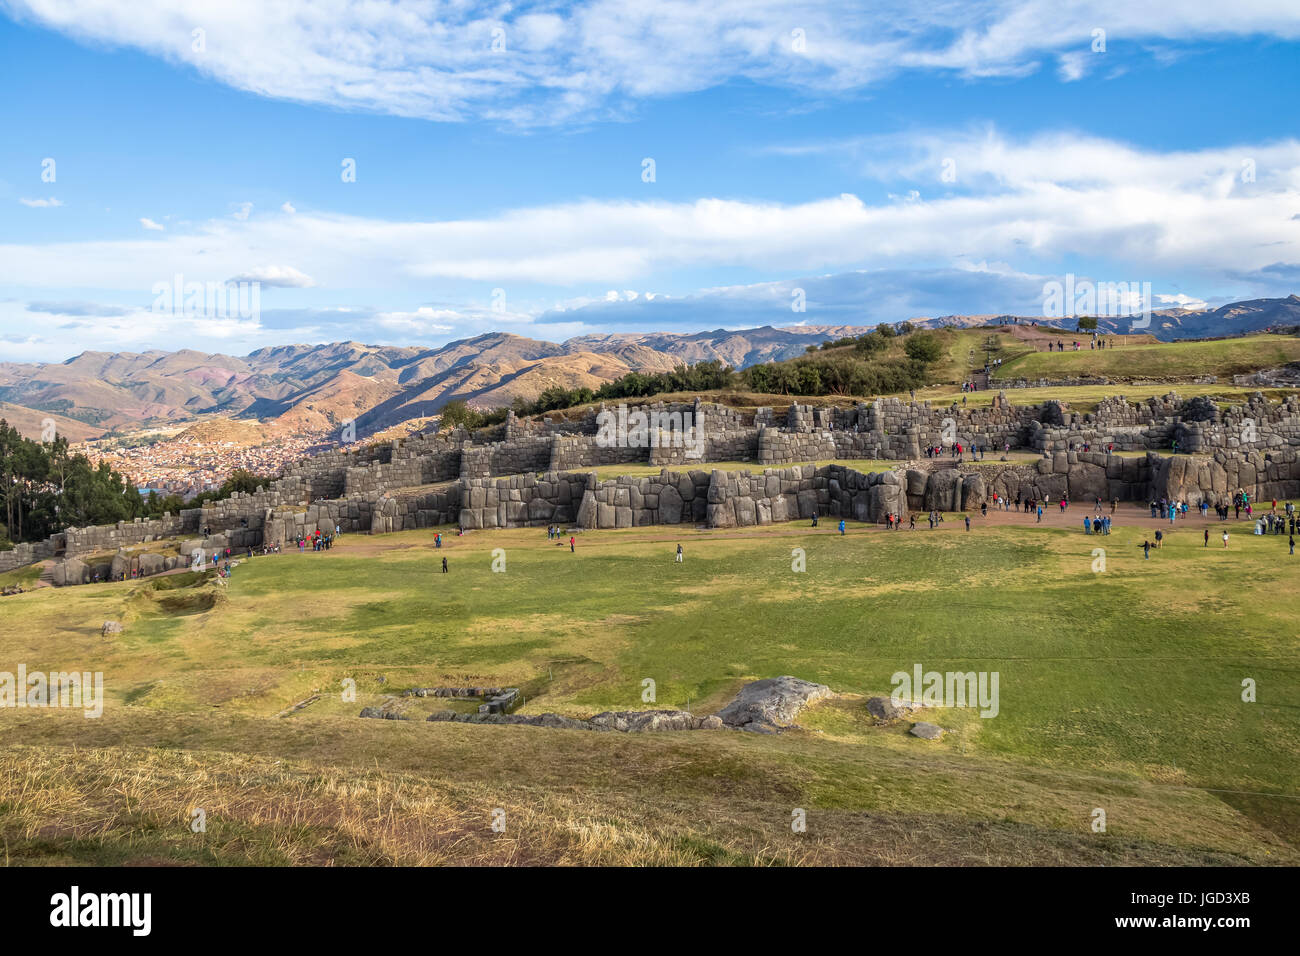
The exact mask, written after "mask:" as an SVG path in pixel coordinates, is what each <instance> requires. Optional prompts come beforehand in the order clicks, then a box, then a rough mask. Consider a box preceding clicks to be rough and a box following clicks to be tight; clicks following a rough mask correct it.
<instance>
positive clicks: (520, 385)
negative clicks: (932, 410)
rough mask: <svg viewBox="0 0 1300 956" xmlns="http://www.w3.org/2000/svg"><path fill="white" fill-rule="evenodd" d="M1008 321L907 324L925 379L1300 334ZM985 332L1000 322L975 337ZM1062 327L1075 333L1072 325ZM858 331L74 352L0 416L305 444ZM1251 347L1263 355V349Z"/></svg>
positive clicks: (1293, 312)
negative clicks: (218, 431)
mask: <svg viewBox="0 0 1300 956" xmlns="http://www.w3.org/2000/svg"><path fill="white" fill-rule="evenodd" d="M1007 319H1008V317H1006V316H942V317H938V318H929V319H913V320H912V324H913V325H914V326H916V327H919V328H932V329H936V330H937V332H938V333H939V334H941V335H944V336H947V337H951V336H958V338H957V339H952V338H945V343H946V346H945V347H946V349H947V352H946V355H945V357H944V359H943V361H941V362H940V363H939V364H938V365H937V366H936V367H935V369H934V370H933V372H934V377H935V381H938V382H949V381H951V382H956V381H960V380H961V378H962V377H963V376H965V375H967V374H968V373H969V371H970V369H971V368H977V367H979V366H980V364H981V362H980V361H977V357H976V352H977V351H979V350H981V349H983V347H984V345H985V344H986V343H985V340H986V339H987V337H988V336H989V335H991V334H996V335H997V336H998V337H999V345H1000V352H999V355H998V356H996V357H1000V358H1002V359H1003V366H1002V367H1001V369H1000V370H999V371H998V377H1001V378H1011V377H1020V376H1023V377H1029V378H1038V377H1051V376H1053V375H1056V376H1061V377H1063V376H1065V375H1081V374H1092V375H1098V374H1104V375H1109V376H1111V377H1115V378H1125V377H1139V376H1142V375H1148V376H1150V375H1168V376H1171V377H1175V378H1176V377H1179V376H1191V375H1194V374H1220V375H1228V374H1238V373H1240V372H1243V371H1254V370H1257V369H1261V368H1271V367H1276V366H1278V365H1284V364H1286V363H1287V362H1290V361H1294V360H1295V357H1294V355H1293V353H1292V352H1291V351H1289V350H1288V349H1289V346H1277V345H1276V343H1277V342H1279V341H1282V340H1281V339H1277V338H1267V339H1265V340H1261V339H1260V337H1259V336H1257V335H1256V336H1253V337H1251V338H1248V339H1239V340H1237V341H1238V342H1239V343H1240V344H1238V345H1234V346H1215V347H1213V348H1209V349H1206V350H1203V351H1201V352H1197V351H1196V350H1192V351H1191V352H1188V353H1187V355H1186V356H1185V357H1184V358H1181V359H1179V358H1176V357H1175V356H1176V354H1177V353H1176V352H1175V351H1168V350H1167V347H1164V346H1159V345H1158V344H1157V343H1158V342H1160V341H1162V340H1169V339H1184V338H1188V337H1190V336H1193V335H1211V334H1213V335H1241V334H1242V333H1247V332H1257V331H1258V330H1259V329H1263V328H1270V327H1281V326H1294V325H1300V296H1294V295H1293V296H1289V297H1287V298H1285V299H1258V300H1252V301H1249V302H1237V303H1233V304H1231V305H1227V306H1223V307H1220V308H1218V309H1213V310H1202V311H1195V310H1188V309H1169V310H1162V311H1160V312H1158V313H1156V317H1155V321H1153V325H1152V328H1151V329H1150V330H1149V332H1148V333H1141V334H1140V335H1139V336H1133V335H1128V334H1126V335H1125V336H1124V339H1123V341H1124V342H1125V343H1126V346H1129V345H1133V344H1134V343H1136V342H1138V341H1141V342H1142V343H1145V344H1149V345H1151V346H1152V348H1153V349H1154V351H1149V352H1145V353H1136V352H1133V353H1127V354H1126V353H1125V352H1124V350H1123V349H1117V350H1115V351H1114V352H1113V353H1112V352H1111V351H1110V350H1107V351H1106V352H1105V354H1104V355H1103V356H1101V357H1100V358H1099V359H1098V358H1096V354H1095V353H1082V354H1078V355H1075V356H1073V357H1071V355H1070V354H1068V353H1067V354H1065V355H1060V354H1051V355H1046V354H1044V355H1038V356H1034V355H1032V354H1031V353H1033V352H1035V351H1038V350H1041V349H1044V348H1045V347H1046V342H1045V341H1044V340H1050V339H1052V338H1053V337H1061V338H1068V337H1070V336H1071V335H1073V333H1072V332H1067V331H1064V330H1061V331H1059V332H1058V331H1057V330H1056V329H1055V328H1053V326H1052V325H1051V324H1050V323H1045V322H1044V321H1043V320H1042V319H1041V318H1032V317H1024V318H1021V319H1019V320H1017V321H1016V322H1014V323H1009V322H1007V321H1006V320H1007ZM998 322H1003V323H1004V324H1001V325H999V326H997V328H995V329H992V330H989V329H985V328H983V327H984V326H987V325H989V324H990V323H998ZM1063 324H1065V325H1068V326H1070V327H1073V325H1074V324H1075V323H1074V320H1069V321H1067V322H1065V323H1063ZM1099 325H1100V327H1101V328H1102V330H1103V331H1105V330H1112V329H1115V328H1122V330H1123V331H1124V332H1126V333H1127V331H1128V329H1127V320H1124V321H1123V322H1122V323H1120V322H1117V321H1116V320H1110V319H1101V320H1100V321H1099ZM867 331H869V330H868V329H866V328H864V327H858V326H845V325H836V326H821V325H806V326H789V327H784V328H776V327H773V326H762V327H758V328H752V329H715V330H713V331H709V332H697V333H690V334H678V333H666V332H635V333H633V332H627V333H610V334H598V335H583V336H578V337H575V338H572V339H569V340H567V341H566V342H563V343H555V342H546V341H541V340H537V339H530V338H526V337H524V336H519V335H513V334H510V333H506V332H490V333H486V334H483V335H478V336H474V337H472V338H467V339H460V340H457V341H455V342H450V343H448V344H446V345H443V346H439V347H435V348H421V347H409V346H376V345H365V344H362V343H359V342H352V341H347V342H333V343H328V344H323V345H284V346H276V347H270V348H263V349H258V350H256V351H254V352H251V353H249V354H248V355H246V356H242V357H239V356H231V355H222V354H206V353H202V352H196V351H193V350H189V349H182V350H180V351H176V352H163V351H157V350H153V351H147V352H140V353H132V352H121V353H107V352H83V353H81V354H80V355H77V356H75V357H73V358H70V359H68V360H67V361H65V362H60V363H38V364H21V363H13V362H4V363H0V403H4V405H5V407H6V408H7V409H8V410H9V411H8V415H7V417H9V418H10V419H11V420H13V421H14V422H16V423H17V424H18V426H19V427H20V428H21V429H22V430H23V431H24V434H28V435H31V436H33V437H35V436H37V435H39V433H40V421H41V420H42V419H43V418H45V417H49V416H53V417H55V419H56V421H62V422H64V426H63V427H62V428H61V431H62V433H64V434H67V435H69V436H74V437H76V438H83V437H93V436H97V435H100V434H103V433H106V432H114V433H118V434H121V433H124V432H130V431H135V430H139V429H140V428H141V427H153V426H158V425H161V424H169V425H170V424H175V423H177V422H188V421H194V420H199V419H202V418H206V417H216V416H219V417H224V418H234V417H241V418H253V419H258V420H261V421H264V422H268V423H279V424H280V425H282V426H284V427H285V428H286V429H292V430H295V431H299V432H302V431H309V432H315V433H320V432H326V431H329V430H332V429H334V428H337V427H338V426H339V425H340V424H341V423H342V422H344V421H347V420H349V419H355V420H356V421H357V423H358V427H359V431H360V432H361V433H362V434H365V433H367V432H369V431H373V430H378V429H383V428H387V427H390V426H393V425H398V424H400V423H401V422H402V421H404V420H406V419H408V418H425V417H428V416H431V415H436V414H437V413H438V410H439V409H440V408H441V407H442V406H443V405H445V404H446V403H447V402H449V401H452V400H455V399H460V400H464V401H466V402H468V403H469V404H470V405H472V406H474V407H477V408H480V409H488V408H495V407H502V406H505V405H509V404H511V403H512V402H514V401H515V400H516V399H520V398H522V399H526V400H530V401H531V400H534V399H536V398H537V396H538V395H540V394H541V393H542V392H543V391H544V390H546V389H548V388H556V387H559V388H563V389H568V390H573V389H578V388H584V387H585V388H592V389H594V388H596V387H598V386H599V385H601V384H602V383H605V382H609V381H612V380H613V379H616V378H619V377H621V376H623V375H626V374H628V373H629V372H642V373H654V372H667V371H670V370H671V369H673V368H674V367H676V366H679V365H693V364H696V363H699V362H705V361H717V362H721V363H722V364H723V365H725V366H729V367H731V368H735V369H746V368H752V367H755V366H761V365H766V364H768V363H773V362H776V363H781V362H789V361H795V362H799V361H801V360H803V357H804V356H805V354H806V350H807V349H808V347H809V346H813V347H817V346H820V345H821V344H822V343H823V342H825V341H827V340H831V341H835V340H840V339H845V338H852V337H857V336H860V335H862V334H863V333H865V332H867ZM968 339H969V340H970V341H968ZM1261 341H1267V343H1268V344H1269V347H1268V348H1260V347H1259V346H1260V342H1261ZM1210 354H1214V355H1221V356H1223V358H1222V361H1220V360H1218V359H1215V360H1214V361H1212V362H1211V364H1210V366H1208V367H1207V366H1205V365H1204V364H1203V363H1204V360H1205V357H1206V356H1207V355H1210ZM1089 355H1093V356H1094V358H1093V359H1090V358H1089V357H1088V356H1089ZM887 357H889V356H882V358H887ZM893 357H897V356H893ZM991 357H992V356H991ZM1144 366H1146V367H1144ZM1053 369H1055V370H1056V371H1052V370H1053ZM1106 369H1109V371H1107V370H1106ZM1215 369H1218V370H1219V371H1217V372H1216V371H1214V370H1215ZM76 423H79V424H76Z"/></svg>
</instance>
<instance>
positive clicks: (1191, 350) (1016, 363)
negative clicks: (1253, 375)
mask: <svg viewBox="0 0 1300 956" xmlns="http://www.w3.org/2000/svg"><path fill="white" fill-rule="evenodd" d="M1060 338H1061V339H1062V340H1063V341H1065V342H1067V343H1069V342H1071V341H1073V339H1074V338H1079V339H1080V340H1081V341H1084V343H1085V345H1086V340H1084V339H1083V338H1082V337H1081V336H1077V335H1076V336H1073V337H1072V336H1070V335H1069V334H1062V335H1061V336H1060ZM1296 361H1300V338H1297V337H1295V336H1281V335H1247V336H1243V337H1241V338H1235V339H1217V340H1212V341H1205V342H1162V343H1160V344H1155V345H1121V346H1119V347H1118V348H1113V349H1109V348H1108V349H1102V350H1099V351H1094V350H1089V349H1087V348H1084V349H1082V350H1080V351H1078V352H1074V351H1065V352H1036V351H1035V352H1028V353H1025V354H1022V355H1020V356H1018V357H1016V358H1011V359H1008V360H1006V361H1004V362H1003V364H1002V365H1001V366H999V367H998V368H997V369H995V370H994V374H993V380H994V382H996V381H998V380H999V379H1017V378H1027V379H1037V378H1066V377H1084V376H1096V375H1104V376H1107V377H1109V378H1111V379H1143V378H1179V377H1183V378H1189V379H1190V378H1195V377H1198V376H1203V375H1217V376H1219V377H1220V378H1221V379H1223V380H1225V381H1227V380H1230V377H1231V376H1233V375H1241V374H1245V373H1248V372H1254V371H1258V370H1259V369H1262V368H1277V367H1280V366H1283V365H1286V364H1288V363H1290V362H1296ZM1112 387H1113V386H1112Z"/></svg>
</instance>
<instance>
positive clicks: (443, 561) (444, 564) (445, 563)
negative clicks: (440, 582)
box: [442, 558, 447, 574]
mask: <svg viewBox="0 0 1300 956" xmlns="http://www.w3.org/2000/svg"><path fill="white" fill-rule="evenodd" d="M442 573H443V574H446V573H447V559H446V558H443V559H442Z"/></svg>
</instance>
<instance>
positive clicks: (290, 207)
mask: <svg viewBox="0 0 1300 956" xmlns="http://www.w3.org/2000/svg"><path fill="white" fill-rule="evenodd" d="M297 211H298V210H296V209H294V208H293V203H291V202H289V201H288V200H285V202H284V205H282V206H281V207H280V212H287V213H288V214H289V215H291V216H292V215H293V214H294V213H296V212H297Z"/></svg>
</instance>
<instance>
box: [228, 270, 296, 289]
mask: <svg viewBox="0 0 1300 956" xmlns="http://www.w3.org/2000/svg"><path fill="white" fill-rule="evenodd" d="M228 281H230V282H257V283H260V284H261V285H264V286H267V287H269V288H280V289H309V288H311V287H312V286H314V285H315V284H316V280H315V279H313V278H312V277H311V276H309V275H306V274H305V273H302V272H299V271H298V270H297V269H295V268H293V266H262V267H261V268H256V269H250V270H248V271H247V272H241V273H239V275H236V276H231V277H230V279H229V280H228Z"/></svg>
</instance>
